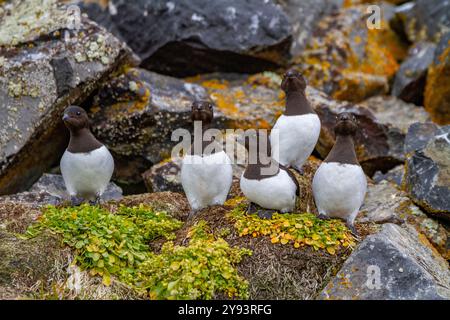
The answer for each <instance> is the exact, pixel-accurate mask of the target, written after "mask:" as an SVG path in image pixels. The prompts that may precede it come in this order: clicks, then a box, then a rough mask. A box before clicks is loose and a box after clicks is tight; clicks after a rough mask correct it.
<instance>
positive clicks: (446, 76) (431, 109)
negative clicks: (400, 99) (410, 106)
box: [424, 41, 450, 125]
mask: <svg viewBox="0 0 450 320" xmlns="http://www.w3.org/2000/svg"><path fill="white" fill-rule="evenodd" d="M424 106H425V109H426V110H427V111H428V113H430V116H431V118H432V119H433V121H434V122H436V123H438V124H440V125H446V124H450V41H449V43H448V48H447V49H446V50H444V52H443V53H442V54H441V55H440V56H439V63H438V64H433V65H432V66H431V67H430V68H429V70H428V77H427V85H426V88H425V97H424Z"/></svg>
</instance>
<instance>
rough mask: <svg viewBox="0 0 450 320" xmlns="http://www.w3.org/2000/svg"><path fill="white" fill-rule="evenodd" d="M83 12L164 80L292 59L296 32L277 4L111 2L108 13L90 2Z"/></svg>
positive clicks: (261, 67) (232, 0) (253, 0)
mask: <svg viewBox="0 0 450 320" xmlns="http://www.w3.org/2000/svg"><path fill="white" fill-rule="evenodd" d="M82 8H83V10H84V11H85V12H87V13H88V15H89V17H91V18H92V19H94V20H96V21H98V22H99V23H101V24H104V25H105V26H106V27H107V28H109V30H110V31H111V32H113V33H115V34H116V35H117V36H118V37H120V38H121V39H123V40H124V41H126V42H127V44H128V45H129V46H130V47H131V48H132V49H133V50H134V52H136V53H137V54H138V55H139V56H140V58H141V59H142V66H143V67H144V68H146V69H149V70H153V71H156V72H159V73H163V74H169V75H176V76H190V75H196V74H199V73H209V72H215V71H228V72H248V73H255V72H259V71H263V70H267V69H271V68H274V67H276V66H278V65H279V64H280V63H283V62H286V61H287V59H288V58H289V48H290V45H291V41H292V37H291V27H290V24H289V21H288V18H287V16H286V14H285V13H284V12H283V11H282V9H281V8H280V7H279V6H276V5H275V4H274V3H273V2H272V0H269V1H259V0H248V1H239V0H224V1H216V2H214V5H211V2H210V1H208V0H191V1H184V0H172V1H165V0H136V1H125V0H111V1H109V8H105V9H101V8H100V7H99V5H98V4H96V3H91V2H89V1H85V4H82ZM112 8H113V9H112ZM111 9H112V10H111ZM111 12H112V13H111Z"/></svg>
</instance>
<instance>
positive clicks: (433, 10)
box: [397, 0, 450, 42]
mask: <svg viewBox="0 0 450 320" xmlns="http://www.w3.org/2000/svg"><path fill="white" fill-rule="evenodd" d="M397 16H398V18H399V19H400V20H401V21H402V22H403V26H404V32H405V33H406V35H407V37H408V39H409V41H411V42H417V41H423V40H430V41H434V42H436V41H439V40H440V39H441V37H442V35H443V34H445V33H446V32H448V31H449V28H450V2H448V1H447V0H415V1H411V2H408V3H406V4H405V5H403V6H402V7H401V8H400V9H399V10H398V14H397Z"/></svg>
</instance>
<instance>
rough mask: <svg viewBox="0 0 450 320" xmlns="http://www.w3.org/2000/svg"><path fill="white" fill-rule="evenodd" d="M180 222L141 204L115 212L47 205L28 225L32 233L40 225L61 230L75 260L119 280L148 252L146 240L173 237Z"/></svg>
mask: <svg viewBox="0 0 450 320" xmlns="http://www.w3.org/2000/svg"><path fill="white" fill-rule="evenodd" d="M180 227H181V222H180V221H178V220H175V219H173V218H171V217H170V216H168V215H167V214H166V213H165V212H154V211H153V210H151V209H150V208H146V207H144V206H142V205H141V206H139V207H132V208H127V207H124V206H121V207H119V209H118V212H117V213H116V214H114V213H111V212H109V211H107V210H105V209H102V208H100V207H96V206H89V205H82V206H80V207H70V208H57V207H53V206H50V207H47V208H46V209H45V210H44V212H43V215H42V216H41V217H40V219H39V222H38V223H37V224H35V225H33V226H31V227H30V228H28V230H27V232H26V235H27V236H28V237H34V236H35V235H37V234H39V233H40V232H41V231H42V230H43V229H50V230H52V231H53V232H56V233H58V234H61V235H62V237H63V242H64V243H65V244H67V245H69V246H70V247H72V248H74V249H75V250H76V256H75V261H76V262H77V264H79V265H80V266H81V267H82V268H83V269H89V270H91V274H92V275H96V274H98V275H101V276H103V282H104V283H105V284H109V283H110V276H111V275H115V276H117V277H118V278H119V280H125V281H126V280H127V279H129V278H130V277H132V276H133V275H134V274H135V272H136V269H137V268H138V267H139V265H140V264H141V263H142V262H143V261H144V260H145V259H146V258H147V257H148V256H149V254H150V252H149V247H148V242H149V241H151V240H154V239H156V238H158V237H165V238H168V239H169V238H173V236H174V234H173V231H174V230H176V229H178V228H180Z"/></svg>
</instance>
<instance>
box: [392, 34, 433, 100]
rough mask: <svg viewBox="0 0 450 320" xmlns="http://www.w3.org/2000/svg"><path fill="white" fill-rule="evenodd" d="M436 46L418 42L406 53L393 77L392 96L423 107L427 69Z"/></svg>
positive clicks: (430, 43)
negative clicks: (406, 55)
mask: <svg viewBox="0 0 450 320" xmlns="http://www.w3.org/2000/svg"><path fill="white" fill-rule="evenodd" d="M435 49H436V45H435V44H434V43H432V42H419V43H418V44H416V45H414V46H413V47H412V48H411V49H410V50H409V53H408V57H407V58H406V59H405V61H403V62H402V64H401V65H400V69H399V70H398V71H397V74H396V75H395V81H394V85H393V87H392V95H394V96H396V97H399V98H400V99H402V100H404V101H406V102H411V103H414V104H416V105H423V95H424V91H425V84H426V79H427V71H428V67H429V66H430V65H431V64H432V62H433V60H434V52H435Z"/></svg>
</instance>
